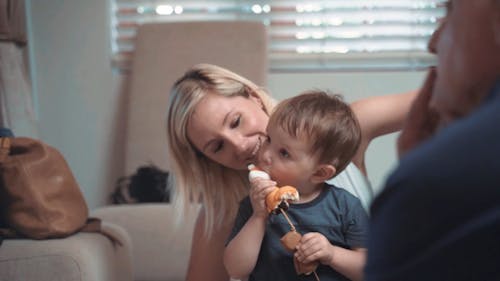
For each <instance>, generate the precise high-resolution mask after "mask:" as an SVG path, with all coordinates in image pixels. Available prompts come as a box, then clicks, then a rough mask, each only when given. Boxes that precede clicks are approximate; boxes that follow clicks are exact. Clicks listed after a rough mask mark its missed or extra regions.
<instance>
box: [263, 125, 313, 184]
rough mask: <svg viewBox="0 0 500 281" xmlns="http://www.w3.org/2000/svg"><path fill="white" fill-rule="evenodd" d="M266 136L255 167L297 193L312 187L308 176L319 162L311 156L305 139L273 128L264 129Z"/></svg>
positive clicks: (270, 126)
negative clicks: (306, 187) (296, 190)
mask: <svg viewBox="0 0 500 281" xmlns="http://www.w3.org/2000/svg"><path fill="white" fill-rule="evenodd" d="M267 134H268V139H267V141H266V142H265V143H264V145H263V147H262V148H261V152H260V155H259V158H260V159H259V163H258V166H259V167H260V168H261V169H263V170H264V171H266V172H267V173H268V174H269V175H270V176H271V178H272V179H273V180H274V181H276V182H277V183H278V186H284V185H291V186H293V187H295V188H297V189H298V190H299V191H300V188H301V187H305V186H309V185H311V183H312V182H311V176H312V175H313V174H314V173H315V172H316V169H317V167H318V159H317V157H315V156H313V155H311V153H310V146H309V141H308V139H307V137H299V138H294V137H292V136H290V135H289V134H288V133H286V132H285V131H284V130H283V129H281V128H277V126H272V125H269V126H268V127H267Z"/></svg>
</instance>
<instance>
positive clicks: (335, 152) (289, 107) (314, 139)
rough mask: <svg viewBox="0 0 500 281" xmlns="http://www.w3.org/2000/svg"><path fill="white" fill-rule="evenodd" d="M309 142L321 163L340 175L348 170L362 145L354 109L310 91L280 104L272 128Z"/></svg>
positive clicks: (336, 96)
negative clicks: (334, 169)
mask: <svg viewBox="0 0 500 281" xmlns="http://www.w3.org/2000/svg"><path fill="white" fill-rule="evenodd" d="M268 126H277V127H279V128H281V129H283V130H284V131H285V132H287V133H288V134H290V136H293V137H296V138H297V137H300V138H302V139H305V140H307V141H309V146H310V149H311V150H310V152H311V153H312V154H313V155H316V156H318V160H319V162H320V163H329V164H332V165H333V166H334V167H335V168H336V170H337V173H336V174H338V173H340V172H341V171H342V170H344V169H345V167H347V165H348V164H349V163H350V162H351V160H352V157H353V156H354V154H355V153H356V151H357V149H358V147H359V144H360V142H361V129H360V127H359V123H358V120H357V119H356V116H355V115H354V112H353V111H352V109H351V107H350V106H349V105H348V104H347V103H345V102H344V101H343V98H342V96H341V95H339V94H331V93H329V92H326V91H321V90H310V91H306V92H303V93H301V94H299V95H297V96H294V97H291V98H288V99H286V100H284V101H282V102H280V103H279V104H278V105H277V106H276V108H275V109H274V111H273V113H272V114H271V117H270V120H269V125H268Z"/></svg>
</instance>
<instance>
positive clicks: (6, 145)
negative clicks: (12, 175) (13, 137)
mask: <svg viewBox="0 0 500 281" xmlns="http://www.w3.org/2000/svg"><path fill="white" fill-rule="evenodd" d="M10 145H11V141H10V138H1V137H0V163H1V162H4V161H5V159H6V158H7V156H8V155H9V153H10Z"/></svg>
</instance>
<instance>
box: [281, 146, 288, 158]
mask: <svg viewBox="0 0 500 281" xmlns="http://www.w3.org/2000/svg"><path fill="white" fill-rule="evenodd" d="M279 154H280V156H281V157H283V158H290V153H288V151H287V150H286V149H283V148H282V149H280V150H279Z"/></svg>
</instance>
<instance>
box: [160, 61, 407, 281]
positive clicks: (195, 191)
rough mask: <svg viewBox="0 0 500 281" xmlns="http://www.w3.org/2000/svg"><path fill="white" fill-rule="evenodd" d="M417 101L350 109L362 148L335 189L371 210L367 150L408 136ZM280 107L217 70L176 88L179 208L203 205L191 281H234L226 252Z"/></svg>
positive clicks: (197, 70) (172, 112)
mask: <svg viewBox="0 0 500 281" xmlns="http://www.w3.org/2000/svg"><path fill="white" fill-rule="evenodd" d="M414 96H415V92H409V93H406V94H398V95H387V96H380V97H373V98H368V99H364V100H360V101H357V102H355V103H353V104H351V107H352V110H353V111H354V113H355V114H356V117H357V118H358V121H359V123H360V127H361V132H362V141H361V145H360V147H359V149H358V151H357V152H356V154H355V156H354V158H353V159H352V163H351V164H349V165H348V167H347V168H346V170H344V171H343V172H342V173H340V174H339V175H338V176H337V177H336V178H335V179H334V183H335V185H337V186H340V187H343V188H345V189H347V190H348V191H350V192H351V193H353V194H354V195H356V196H358V197H359V198H360V200H361V202H362V203H363V205H364V206H365V208H367V206H368V204H369V203H370V200H371V198H372V196H373V195H372V193H371V187H370V185H369V182H368V181H367V179H366V168H365V164H364V154H365V151H366V149H367V147H368V144H369V143H370V141H371V140H372V139H373V138H375V137H377V136H380V135H383V134H387V133H390V132H394V131H396V130H399V129H400V128H401V126H402V124H403V119H404V116H405V115H406V113H407V111H408V109H409V106H410V103H411V101H412V100H413V97H414ZM273 105H274V102H273V100H272V99H271V98H270V96H269V95H268V94H267V93H266V92H265V91H264V90H263V89H262V88H260V87H259V86H257V85H255V84H254V83H252V82H251V81H249V80H248V79H246V78H244V77H242V76H240V75H238V74H236V73H234V72H231V71H229V70H227V69H224V68H221V67H218V66H215V65H210V64H199V65H195V66H193V67H192V68H191V69H189V70H188V71H187V72H186V73H185V74H184V76H183V77H181V78H180V79H179V80H178V81H177V82H176V83H175V84H174V86H173V88H172V91H171V93H170V100H169V107H168V116H167V136H168V148H169V157H170V162H169V163H170V167H171V175H172V176H171V180H172V183H171V184H172V186H174V187H175V188H174V189H175V196H174V197H175V198H174V204H177V206H178V208H179V209H186V210H187V208H186V206H187V205H188V204H189V203H191V202H201V204H202V208H201V211H200V213H199V215H198V219H197V221H196V225H195V230H194V233H193V239H192V248H191V257H190V261H189V267H188V272H187V279H186V280H187V281H196V280H208V281H212V280H213V281H220V280H229V277H228V274H227V272H226V270H225V268H224V266H223V262H222V260H223V253H224V244H225V242H226V239H227V238H228V235H229V233H230V230H231V228H232V225H233V220H234V218H235V215H236V212H237V210H238V204H239V202H240V200H241V199H243V198H244V197H245V196H246V195H247V194H248V189H249V187H250V184H249V182H248V179H247V175H248V171H247V165H248V164H250V163H253V162H254V160H255V158H256V155H257V153H258V152H259V149H260V147H261V144H262V143H263V142H264V141H265V139H266V126H267V122H268V120H269V114H270V112H271V110H272V108H273ZM255 247H258V245H255Z"/></svg>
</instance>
